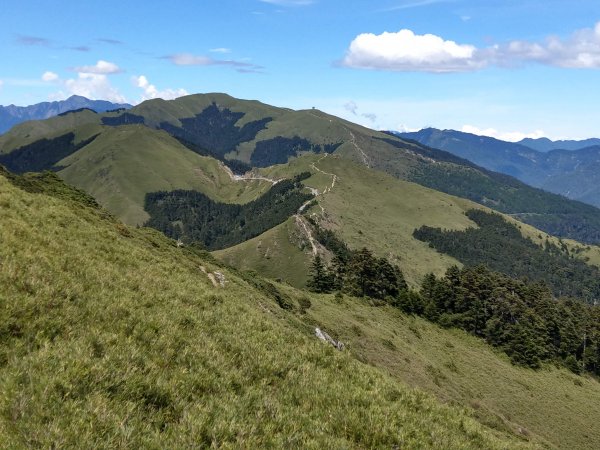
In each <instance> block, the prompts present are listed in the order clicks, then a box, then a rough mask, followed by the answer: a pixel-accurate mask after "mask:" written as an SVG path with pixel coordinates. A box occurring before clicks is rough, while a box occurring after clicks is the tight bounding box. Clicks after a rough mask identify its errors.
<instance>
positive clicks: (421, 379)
mask: <svg viewBox="0 0 600 450" xmlns="http://www.w3.org/2000/svg"><path fill="white" fill-rule="evenodd" d="M304 321H305V322H306V323H319V324H320V325H321V326H323V327H324V329H326V330H328V332H329V331H330V330H331V333H332V335H333V336H334V338H336V339H339V340H341V341H343V342H345V343H348V345H349V348H350V351H352V352H353V354H355V355H356V357H357V358H358V359H359V360H361V361H363V362H365V363H367V364H370V365H373V366H375V367H378V368H382V369H384V370H386V371H387V372H388V373H389V374H391V375H392V376H393V377H395V378H397V379H398V380H401V381H403V382H406V383H408V384H409V385H411V386H415V387H418V388H421V389H424V390H426V391H428V392H432V393H434V394H435V395H436V396H437V397H438V398H439V399H440V400H442V401H444V402H447V403H450V404H461V405H467V406H469V407H471V408H473V409H474V410H475V415H476V417H477V418H478V419H479V420H480V421H481V422H482V423H485V424H487V425H489V426H491V427H493V428H496V429H498V430H511V431H512V432H514V433H515V434H517V435H520V436H522V437H525V438H529V439H534V440H536V441H537V440H538V439H539V440H540V441H542V442H545V443H546V445H547V446H548V447H549V448H561V449H565V450H576V449H580V450H589V449H595V448H600V430H599V429H598V427H597V421H598V419H599V418H600V383H598V381H597V380H596V379H594V378H591V377H580V376H576V375H574V374H572V373H571V372H569V371H567V370H566V369H561V370H557V369H556V368H554V367H551V366H549V367H545V368H543V369H541V370H538V371H534V370H531V369H526V368H522V367H518V366H514V365H512V364H511V363H510V361H509V359H508V357H507V356H505V355H503V354H501V353H500V352H499V351H494V350H493V349H492V348H491V347H489V346H488V345H486V344H485V343H484V342H483V341H481V340H478V339H476V338H473V337H472V336H470V335H467V334H466V333H465V332H463V331H460V330H445V329H442V328H439V327H438V326H435V325H433V324H431V323H430V322H427V321H425V320H423V319H421V318H418V317H412V316H406V315H404V314H402V313H400V312H398V311H397V310H395V309H394V308H391V307H387V306H385V307H381V306H380V307H373V306H369V305H368V304H366V303H365V302H364V301H360V300H358V299H354V298H351V297H347V296H344V297H343V299H337V300H336V299H335V298H333V296H330V295H327V296H323V301H315V300H314V298H313V306H312V307H311V308H310V309H309V310H308V312H307V314H306V316H305V317H304ZM442 448H444V447H442Z"/></svg>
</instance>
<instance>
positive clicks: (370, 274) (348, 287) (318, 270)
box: [308, 248, 407, 300]
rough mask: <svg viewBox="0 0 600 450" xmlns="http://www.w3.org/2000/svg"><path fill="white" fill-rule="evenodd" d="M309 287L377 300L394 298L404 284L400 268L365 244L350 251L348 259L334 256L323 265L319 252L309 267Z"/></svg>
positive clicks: (404, 287) (313, 289)
mask: <svg viewBox="0 0 600 450" xmlns="http://www.w3.org/2000/svg"><path fill="white" fill-rule="evenodd" d="M308 287H309V289H311V290H312V291H314V292H321V293H329V292H333V291H340V292H345V293H347V294H349V295H354V296H357V297H370V298H374V299H378V300H388V299H397V298H398V297H399V296H400V294H401V293H402V292H403V291H406V289H407V285H406V281H405V280H404V275H403V274H402V271H401V270H400V268H399V267H398V266H396V265H394V264H392V263H390V262H389V261H388V260H387V259H385V258H377V257H375V256H373V254H372V253H371V251H369V250H368V249H367V248H362V249H361V250H356V251H351V252H350V253H349V256H348V258H347V259H343V258H339V257H337V256H336V257H335V258H334V259H333V261H332V264H331V265H330V266H326V265H325V264H324V262H323V260H322V259H321V257H320V256H319V255H317V256H316V257H315V258H314V260H313V264H312V267H311V271H310V279H309V282H308Z"/></svg>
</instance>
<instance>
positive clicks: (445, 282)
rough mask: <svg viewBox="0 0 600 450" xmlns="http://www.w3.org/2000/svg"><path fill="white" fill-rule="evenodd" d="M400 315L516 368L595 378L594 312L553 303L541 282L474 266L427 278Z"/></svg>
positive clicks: (598, 365) (598, 345)
mask: <svg viewBox="0 0 600 450" xmlns="http://www.w3.org/2000/svg"><path fill="white" fill-rule="evenodd" d="M420 294H421V295H420V298H417V297H415V296H412V298H411V299H410V302H409V303H406V302H405V303H404V304H402V303H401V305H400V306H401V307H402V309H403V310H404V311H406V312H412V313H417V314H421V315H424V316H425V317H427V318H428V319H429V320H432V321H435V322H437V323H440V324H441V325H443V326H455V327H458V328H461V329H463V330H465V331H468V332H470V333H472V334H474V335H476V336H480V337H483V338H484V339H485V340H486V342H488V343H489V344H491V345H493V346H496V347H500V348H501V349H502V350H503V351H505V352H506V353H507V354H508V355H509V356H510V358H511V361H512V362H513V363H516V364H522V365H527V366H530V367H532V368H539V367H540V366H541V362H542V361H554V362H561V363H562V364H564V365H565V366H566V367H568V368H569V369H570V370H571V371H573V372H575V373H580V372H581V371H582V370H588V371H590V372H592V373H594V374H596V375H598V374H600V321H599V320H598V319H600V308H598V307H596V306H589V305H584V304H582V303H581V302H578V301H577V300H571V299H563V300H560V301H558V302H557V301H556V300H555V298H554V297H553V296H552V293H551V292H550V291H549V289H548V288H547V287H545V286H544V285H543V284H528V283H525V282H523V281H517V280H514V279H511V278H510V277H507V276H505V275H501V274H498V273H495V272H492V271H490V270H489V269H487V268H485V267H483V266H478V267H475V268H468V269H467V268H465V269H463V270H459V269H458V268H457V267H453V268H450V269H448V272H447V273H446V276H445V277H444V278H443V279H439V280H437V279H436V278H435V276H433V275H430V276H427V277H426V278H425V280H424V281H423V286H422V288H421V292H420Z"/></svg>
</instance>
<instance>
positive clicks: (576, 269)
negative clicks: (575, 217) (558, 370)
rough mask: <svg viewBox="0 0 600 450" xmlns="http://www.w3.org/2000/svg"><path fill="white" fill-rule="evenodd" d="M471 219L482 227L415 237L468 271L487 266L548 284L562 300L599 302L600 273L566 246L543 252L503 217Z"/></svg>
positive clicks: (477, 213) (548, 246)
mask: <svg viewBox="0 0 600 450" xmlns="http://www.w3.org/2000/svg"><path fill="white" fill-rule="evenodd" d="M466 214H467V216H468V217H469V218H470V219H471V220H473V221H474V222H475V223H476V224H477V225H478V226H479V228H468V229H466V230H463V231H448V230H442V229H440V228H431V227H427V226H423V227H421V228H420V229H418V230H416V231H415V232H414V236H415V237H416V238H417V239H420V240H422V241H425V242H429V244H430V245H431V246H432V247H434V248H435V249H437V250H438V251H439V252H441V253H445V254H447V255H450V256H453V257H454V258H456V259H458V260H459V261H461V262H462V263H463V264H465V265H466V266H476V265H478V264H486V265H487V266H488V267H489V268H490V269H492V270H495V271H497V272H501V273H504V274H506V275H508V276H511V277H513V278H519V277H526V278H528V279H530V280H533V281H544V282H545V283H547V284H548V286H550V288H551V289H552V291H553V293H554V295H555V296H557V297H560V296H572V297H577V298H581V299H584V300H586V301H587V302H588V303H593V302H594V301H596V299H599V298H600V270H598V269H597V268H596V267H592V266H589V265H587V264H585V263H584V262H583V261H582V260H580V259H578V258H575V257H574V256H573V255H571V254H569V251H568V248H567V247H566V246H564V245H563V246H562V247H559V246H556V245H554V244H552V243H551V242H549V241H546V243H545V246H544V247H541V246H539V245H537V244H535V243H534V242H532V241H531V240H530V239H526V238H524V237H523V236H522V235H521V232H520V231H519V229H518V228H517V227H516V226H515V225H514V224H511V223H509V222H507V221H505V220H504V219H503V217H502V216H500V215H499V214H493V213H491V214H490V213H487V212H485V211H481V210H470V211H467V213H466Z"/></svg>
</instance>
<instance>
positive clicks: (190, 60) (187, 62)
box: [167, 53, 214, 66]
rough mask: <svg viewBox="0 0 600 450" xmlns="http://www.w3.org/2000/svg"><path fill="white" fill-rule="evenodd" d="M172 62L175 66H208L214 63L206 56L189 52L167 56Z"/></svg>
mask: <svg viewBox="0 0 600 450" xmlns="http://www.w3.org/2000/svg"><path fill="white" fill-rule="evenodd" d="M167 59H169V60H170V61H171V62H172V63H173V64H175V65H177V66H210V65H211V64H214V60H213V59H212V58H209V57H207V56H196V55H192V54H190V53H178V54H176V55H170V56H168V57H167Z"/></svg>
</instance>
